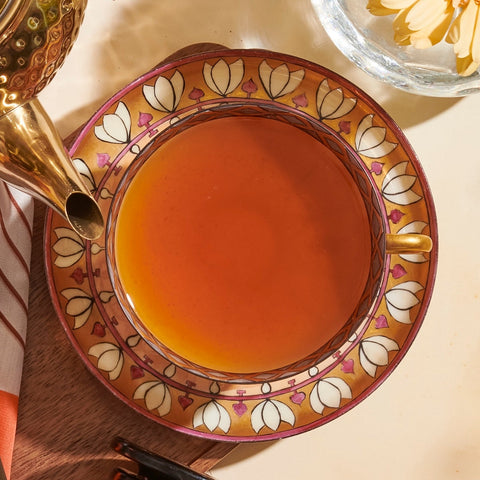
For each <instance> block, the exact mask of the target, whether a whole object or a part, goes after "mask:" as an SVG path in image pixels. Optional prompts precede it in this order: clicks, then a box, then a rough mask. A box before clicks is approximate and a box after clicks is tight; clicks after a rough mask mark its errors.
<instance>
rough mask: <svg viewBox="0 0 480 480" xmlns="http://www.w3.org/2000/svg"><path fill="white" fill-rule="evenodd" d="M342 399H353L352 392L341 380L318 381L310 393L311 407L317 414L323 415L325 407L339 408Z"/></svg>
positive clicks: (334, 378)
mask: <svg viewBox="0 0 480 480" xmlns="http://www.w3.org/2000/svg"><path fill="white" fill-rule="evenodd" d="M342 398H352V391H351V390H350V387H349V386H348V384H347V382H345V380H343V379H341V378H337V377H331V378H324V379H322V380H320V381H318V382H317V383H316V384H315V386H314V387H313V390H312V391H311V393H310V405H311V407H312V409H313V410H314V411H315V412H317V413H320V414H321V413H323V410H324V409H325V407H328V408H338V407H340V403H341V401H342Z"/></svg>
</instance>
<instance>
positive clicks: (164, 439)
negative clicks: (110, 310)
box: [12, 202, 235, 480]
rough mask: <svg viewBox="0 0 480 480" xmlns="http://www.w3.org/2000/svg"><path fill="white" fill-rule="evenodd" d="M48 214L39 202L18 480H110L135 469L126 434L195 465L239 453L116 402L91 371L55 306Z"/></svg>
mask: <svg viewBox="0 0 480 480" xmlns="http://www.w3.org/2000/svg"><path fill="white" fill-rule="evenodd" d="M45 211H46V208H45V207H44V205H43V204H41V203H39V202H35V219H34V237H33V249H32V264H31V282H30V303H29V317H28V330H27V347H26V352H25V363H24V370H23V377H22V387H21V391H20V405H19V417H18V426H17V435H16V439H15V449H14V457H13V467H12V480H33V479H35V480H44V479H45V480H47V479H48V480H51V479H54V478H55V479H62V478H68V479H69V480H77V479H78V480H81V479H86V478H87V479H89V480H103V479H108V478H110V475H111V472H112V470H113V468H115V467H117V466H123V467H126V468H129V469H131V464H130V463H129V461H127V460H125V459H124V458H123V457H121V456H119V455H118V454H117V453H115V452H113V451H112V450H111V449H110V442H111V440H112V439H113V437H114V436H116V435H120V436H122V437H124V438H127V439H128V440H131V441H132V442H134V443H136V444H138V445H140V446H143V447H145V448H147V449H149V450H152V451H154V452H156V453H159V454H161V455H163V456H166V457H169V458H171V459H173V460H176V461H177V462H180V463H183V464H185V465H190V466H191V467H192V468H194V469H195V470H197V471H199V472H205V471H207V470H208V469H210V468H212V467H213V466H214V465H215V464H216V463H217V462H218V461H219V460H220V459H221V458H223V457H224V456H225V455H226V454H227V453H228V452H230V451H231V450H232V449H233V448H235V444H234V443H221V442H215V441H211V440H205V439H201V438H196V437H191V436H187V435H184V434H182V433H178V432H174V431H172V430H170V429H167V428H165V427H163V426H161V425H158V424H156V423H155V422H153V421H152V420H149V419H147V418H145V417H143V416H142V415H141V414H139V413H137V412H135V411H134V410H132V409H131V408H129V407H128V406H127V405H126V404H124V403H123V402H122V401H121V400H119V399H118V398H116V397H115V396H114V395H113V394H112V393H111V392H110V391H108V390H107V389H106V388H105V387H104V386H103V385H102V384H101V383H100V382H99V381H98V380H97V379H96V378H94V377H93V376H92V374H91V373H90V372H89V371H88V370H87V368H86V367H85V366H84V364H83V362H82V360H81V359H80V357H79V355H78V354H77V352H76V351H75V350H74V348H73V347H72V346H71V344H70V342H69V340H68V339H67V336H66V334H65V332H64V330H63V327H62V325H61V323H60V321H59V319H58V318H57V315H56V313H55V311H54V309H53V306H52V304H51V301H50V295H49V291H48V286H47V282H46V279H45V273H44V253H43V252H44V248H43V230H44V219H45Z"/></svg>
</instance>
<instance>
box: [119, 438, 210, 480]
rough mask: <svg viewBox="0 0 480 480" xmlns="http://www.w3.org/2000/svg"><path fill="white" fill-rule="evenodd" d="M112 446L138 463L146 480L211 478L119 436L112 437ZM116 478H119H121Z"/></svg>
mask: <svg viewBox="0 0 480 480" xmlns="http://www.w3.org/2000/svg"><path fill="white" fill-rule="evenodd" d="M112 448H113V449H114V450H115V451H116V452H118V453H120V454H121V455H123V456H124V457H127V458H129V459H130V460H133V461H134V462H136V463H138V465H139V473H138V475H139V477H140V478H143V477H145V478H147V479H148V480H213V478H212V477H210V476H209V475H205V474H201V473H198V472H196V471H195V470H192V469H191V468H188V467H186V466H185V465H181V464H179V463H177V462H174V461H173V460H169V459H168V458H165V457H162V456H160V455H157V454H155V453H153V452H150V451H148V450H145V449H144V448H142V447H139V446H138V445H135V444H133V443H131V442H129V441H128V440H125V439H124V438H121V437H116V438H114V439H113V441H112ZM133 478H135V477H133ZM126 479H128V477H126ZM118 480H121V478H120V479H118ZM128 480H130V479H128Z"/></svg>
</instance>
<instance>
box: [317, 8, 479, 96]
mask: <svg viewBox="0 0 480 480" xmlns="http://www.w3.org/2000/svg"><path fill="white" fill-rule="evenodd" d="M367 3H368V2H367V0H312V5H313V7H314V10H315V11H316V13H317V15H318V17H319V19H320V21H321V23H322V25H323V27H324V28H325V31H326V32H327V34H328V35H329V37H330V38H331V40H332V41H333V43H334V44H335V45H336V46H337V48H338V49H339V50H340V51H341V52H342V53H343V54H344V55H345V56H346V57H347V58H348V59H349V60H351V61H352V62H353V63H354V64H355V65H357V66H358V67H360V68H361V69H362V70H364V71H365V72H367V73H368V74H370V75H372V76H373V77H375V78H377V79H378V80H381V81H384V82H387V83H389V84H391V85H393V86H394V87H396V88H399V89H401V90H404V91H407V92H410V93H415V94H419V95H426V96H433V97H459V96H465V95H469V94H472V93H478V92H479V91H480V73H479V71H478V70H477V71H476V72H475V73H473V74H472V75H470V76H469V77H462V76H460V75H458V74H457V71H456V64H455V55H454V52H453V46H452V45H450V44H447V43H446V42H445V41H442V42H440V43H439V44H437V45H435V46H433V47H431V48H428V49H424V50H420V49H416V48H414V47H411V46H407V47H405V46H399V45H397V44H396V43H395V42H394V40H393V27H392V23H393V19H394V16H393V15H389V16H385V17H378V16H374V15H372V14H371V13H370V12H369V11H368V10H367V8H366V7H367Z"/></svg>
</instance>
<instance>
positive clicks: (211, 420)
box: [193, 400, 232, 433]
mask: <svg viewBox="0 0 480 480" xmlns="http://www.w3.org/2000/svg"><path fill="white" fill-rule="evenodd" d="M231 423H232V421H231V418H230V415H229V414H228V411H227V409H226V408H225V407H223V406H222V405H220V404H219V403H218V402H217V401H215V400H210V401H209V402H207V403H204V404H203V405H201V406H200V407H199V408H197V410H196V411H195V414H194V415H193V427H194V428H197V427H199V426H200V425H205V426H206V427H207V428H208V430H210V431H211V432H213V431H214V430H215V429H217V428H220V430H222V431H223V432H224V433H227V432H228V431H229V430H230V425H231Z"/></svg>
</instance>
